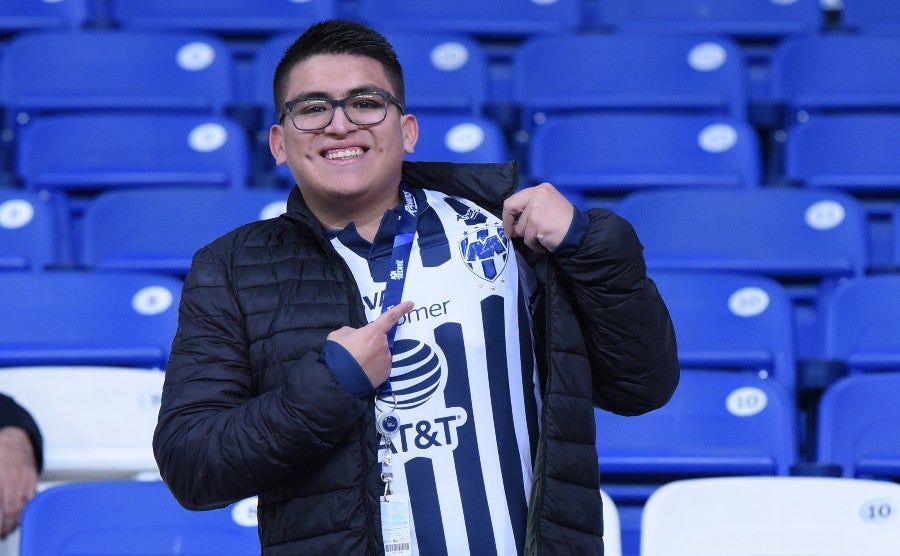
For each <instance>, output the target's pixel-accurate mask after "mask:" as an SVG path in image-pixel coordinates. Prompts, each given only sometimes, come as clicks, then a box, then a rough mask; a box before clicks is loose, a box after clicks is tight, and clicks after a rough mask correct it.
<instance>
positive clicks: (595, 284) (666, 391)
mask: <svg viewBox="0 0 900 556" xmlns="http://www.w3.org/2000/svg"><path fill="white" fill-rule="evenodd" d="M587 214H588V217H589V218H590V228H589V230H588V233H587V236H586V237H585V240H584V241H583V243H582V244H581V246H580V248H579V249H578V250H577V251H576V252H575V253H574V254H572V255H571V256H568V257H564V256H560V257H556V258H555V259H556V262H557V264H558V265H559V267H560V268H561V269H562V271H563V272H561V273H560V274H561V275H562V277H563V280H564V282H565V283H566V285H567V286H568V288H569V290H570V294H571V296H572V298H573V300H572V301H573V305H574V307H575V311H576V314H577V316H578V320H579V322H580V324H581V329H582V333H583V334H584V338H585V342H586V344H587V347H588V356H589V359H590V363H591V371H592V374H593V398H594V403H595V405H597V406H599V407H601V408H603V409H606V410H608V411H611V412H613V413H618V414H622V415H639V414H641V413H646V412H647V411H650V410H653V409H657V408H659V407H661V406H663V405H664V404H665V403H666V402H667V401H668V400H669V398H670V397H671V396H672V394H673V393H674V392H675V388H676V386H677V384H678V379H679V374H680V371H679V365H678V357H677V352H676V344H675V332H674V328H673V326H672V321H671V318H670V317H669V312H668V310H667V308H666V306H665V303H664V301H663V299H662V298H661V297H660V295H659V292H658V291H657V289H656V285H655V284H654V283H653V281H652V280H651V279H650V278H648V277H647V273H646V266H645V264H644V258H643V247H642V246H641V244H640V242H639V240H638V238H637V235H636V234H635V232H634V229H633V228H632V227H631V225H630V224H629V223H628V222H627V221H625V220H624V219H622V218H621V217H619V216H617V215H616V214H614V213H612V212H610V211H608V210H605V209H591V210H590V211H588V213H587Z"/></svg>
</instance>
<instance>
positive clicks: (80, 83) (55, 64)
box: [0, 31, 234, 127]
mask: <svg viewBox="0 0 900 556" xmlns="http://www.w3.org/2000/svg"><path fill="white" fill-rule="evenodd" d="M232 80H233V69H232V59H231V52H230V49H229V47H228V46H227V45H226V44H225V43H223V42H221V41H220V40H219V39H217V38H215V37H214V36H211V35H208V34H205V33H188V32H184V33H181V32H174V31H159V32H151V31H147V32H144V31H133V32H132V31H77V32H46V33H23V34H20V35H18V36H16V37H14V38H13V39H11V40H10V41H9V42H8V43H7V44H6V46H5V49H4V54H3V66H2V75H0V86H2V93H3V94H2V97H0V100H2V102H3V103H5V104H6V105H7V112H8V114H7V115H6V120H7V125H9V126H12V125H14V124H15V122H18V123H20V124H21V123H22V122H24V121H27V119H28V118H29V117H30V116H32V115H34V114H37V113H46V112H55V111H72V110H81V111H83V110H113V109H115V110H122V111H124V112H125V113H127V114H134V113H135V112H136V111H153V110H156V111H191V112H197V113H204V114H222V113H223V111H224V109H225V107H226V106H227V105H228V104H229V103H231V102H232V100H233V97H234V91H233V90H232V86H233V84H232ZM123 125H125V127H128V126H127V124H125V122H123Z"/></svg>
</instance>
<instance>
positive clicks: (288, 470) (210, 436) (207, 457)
mask: <svg viewBox="0 0 900 556" xmlns="http://www.w3.org/2000/svg"><path fill="white" fill-rule="evenodd" d="M226 268H227V267H226V265H225V264H224V262H223V261H222V260H220V258H219V257H217V256H216V255H215V254H214V253H213V252H212V251H211V250H209V249H204V250H201V251H200V252H199V253H198V254H197V255H196V256H195V258H194V262H193V265H192V267H191V271H190V273H189V275H188V276H187V278H186V281H185V286H184V290H183V293H182V298H181V305H180V314H179V324H178V332H177V334H176V337H175V340H174V342H173V346H172V352H171V356H170V359H169V363H168V366H167V368H166V379H165V384H164V387H163V394H162V403H161V408H160V413H159V421H158V424H157V427H156V432H155V434H154V438H153V449H154V454H155V456H156V460H157V463H158V464H159V468H160V472H161V474H162V478H163V479H164V480H165V482H166V483H167V485H168V486H169V488H170V490H171V491H172V493H173V494H174V495H175V497H176V498H177V499H178V501H179V502H180V503H181V504H182V505H183V506H185V507H187V508H189V509H211V508H216V507H221V506H224V505H227V504H229V503H231V502H234V501H236V500H240V499H243V498H246V497H249V496H252V495H256V494H259V493H261V492H264V491H266V490H269V489H271V488H273V487H274V486H276V485H277V484H278V483H279V482H280V481H282V480H284V479H285V478H287V477H289V476H293V475H296V474H298V473H303V471H304V466H305V465H308V464H310V462H314V461H317V460H318V461H321V460H322V459H323V457H325V455H326V454H327V453H328V452H329V450H331V449H332V448H333V447H334V446H335V445H336V444H337V443H339V441H340V440H341V438H342V437H343V436H345V435H346V432H347V431H348V430H350V429H352V428H353V427H354V426H355V424H356V422H357V419H358V418H359V417H360V415H361V414H362V412H363V411H365V410H366V408H367V404H366V402H364V401H361V400H359V399H357V398H355V397H353V396H352V395H350V394H349V393H347V392H346V391H345V390H344V389H343V388H341V387H340V385H339V384H338V383H337V381H336V380H335V378H334V376H333V374H332V373H331V372H330V371H329V370H328V369H327V367H326V366H325V365H324V363H323V362H322V361H321V357H320V354H319V350H318V349H305V350H304V349H298V352H297V355H296V357H295V358H294V359H291V360H289V361H287V362H285V363H280V364H281V365H290V366H291V368H290V369H286V370H284V372H283V373H281V374H282V375H283V376H284V377H285V379H284V383H283V385H282V386H281V387H279V388H277V389H274V390H271V391H268V392H264V393H262V394H260V395H254V392H253V389H252V385H251V381H252V376H253V374H254V373H257V372H259V369H253V368H251V366H250V362H249V360H248V352H249V346H248V339H247V329H246V319H247V318H248V317H247V315H244V314H242V312H241V308H240V304H239V303H238V301H237V298H236V296H235V294H234V292H233V288H232V286H231V284H230V282H229V274H228V272H227V270H226Z"/></svg>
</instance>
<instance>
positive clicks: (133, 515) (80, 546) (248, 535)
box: [21, 481, 260, 556]
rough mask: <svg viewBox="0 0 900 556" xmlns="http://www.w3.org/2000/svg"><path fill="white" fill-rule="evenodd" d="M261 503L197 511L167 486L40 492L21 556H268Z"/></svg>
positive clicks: (81, 486) (28, 514)
mask: <svg viewBox="0 0 900 556" xmlns="http://www.w3.org/2000/svg"><path fill="white" fill-rule="evenodd" d="M256 523H257V519H256V499H255V498H249V499H247V500H244V501H241V502H236V503H234V504H230V505H228V506H225V507H223V508H218V509H214V510H208V511H203V512H191V511H188V510H186V509H184V508H182V507H181V506H180V505H178V502H176V501H175V499H174V498H173V497H172V495H171V494H170V493H169V490H168V488H167V487H166V485H165V484H164V483H163V482H162V481H93V482H84V483H78V484H63V485H58V486H54V487H51V488H48V489H46V490H44V491H42V492H40V493H39V494H38V495H37V496H36V497H35V498H34V499H33V500H32V501H31V503H30V504H29V505H28V506H27V508H26V510H25V514H24V516H23V518H22V537H21V538H22V545H21V556H38V555H46V554H66V553H69V554H120V555H138V554H159V555H167V554H172V555H174V554H216V555H221V556H227V555H239V554H240V555H245V554H258V553H259V552H260V546H259V538H258V537H257V532H256Z"/></svg>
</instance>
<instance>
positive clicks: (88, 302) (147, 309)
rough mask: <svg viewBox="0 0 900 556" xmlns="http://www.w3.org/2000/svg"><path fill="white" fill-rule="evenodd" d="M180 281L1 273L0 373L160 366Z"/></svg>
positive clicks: (73, 273) (167, 345)
mask: <svg viewBox="0 0 900 556" xmlns="http://www.w3.org/2000/svg"><path fill="white" fill-rule="evenodd" d="M180 296H181V282H180V281H179V280H177V279H175V278H172V277H170V276H163V275H158V274H144V273H133V272H132V273H124V272H123V273H115V272H79V271H62V270H61V271H52V272H50V271H48V272H38V273H33V272H5V273H0V299H2V303H0V367H8V366H19V365H122V366H135V367H151V368H163V367H165V364H166V360H167V359H168V355H169V350H170V348H171V345H172V338H173V337H174V336H175V330H176V328H177V318H178V300H179V298H180Z"/></svg>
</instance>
